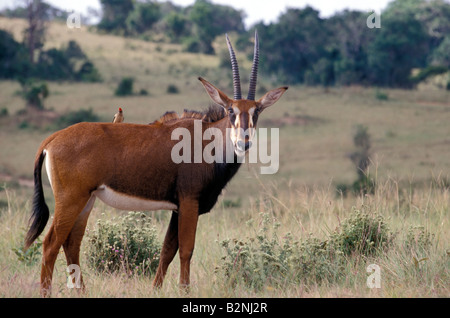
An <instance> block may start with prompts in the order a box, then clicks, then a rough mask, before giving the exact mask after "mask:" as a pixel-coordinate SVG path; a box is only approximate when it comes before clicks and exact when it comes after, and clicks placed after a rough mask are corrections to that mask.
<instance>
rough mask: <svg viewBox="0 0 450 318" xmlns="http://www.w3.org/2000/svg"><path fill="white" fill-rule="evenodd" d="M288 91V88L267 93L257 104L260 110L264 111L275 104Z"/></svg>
mask: <svg viewBox="0 0 450 318" xmlns="http://www.w3.org/2000/svg"><path fill="white" fill-rule="evenodd" d="M287 89H288V87H287V86H285V87H280V88H276V89H273V90H271V91H269V92H267V93H266V94H265V95H264V96H263V97H261V98H260V99H259V100H258V101H257V102H256V104H257V105H258V108H259V109H260V110H263V109H265V108H267V107H269V106H272V105H273V104H275V103H276V102H277V101H278V100H279V99H280V97H281V96H282V95H283V94H284V92H285V91H286V90H287Z"/></svg>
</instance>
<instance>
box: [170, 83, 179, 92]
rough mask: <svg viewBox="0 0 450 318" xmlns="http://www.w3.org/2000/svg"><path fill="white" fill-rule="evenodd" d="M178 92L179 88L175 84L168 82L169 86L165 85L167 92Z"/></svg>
mask: <svg viewBox="0 0 450 318" xmlns="http://www.w3.org/2000/svg"><path fill="white" fill-rule="evenodd" d="M179 92H180V90H179V89H178V87H177V86H176V85H175V84H169V86H167V94H178V93H179Z"/></svg>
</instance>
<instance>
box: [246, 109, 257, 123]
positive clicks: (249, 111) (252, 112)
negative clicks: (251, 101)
mask: <svg viewBox="0 0 450 318" xmlns="http://www.w3.org/2000/svg"><path fill="white" fill-rule="evenodd" d="M255 109H256V107H252V108H250V109H249V110H248V115H249V117H250V124H249V127H253V114H254V113H255Z"/></svg>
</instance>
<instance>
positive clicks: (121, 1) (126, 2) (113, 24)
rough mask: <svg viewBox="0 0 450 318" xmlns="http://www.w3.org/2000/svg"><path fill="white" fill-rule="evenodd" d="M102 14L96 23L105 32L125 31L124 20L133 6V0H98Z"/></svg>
mask: <svg viewBox="0 0 450 318" xmlns="http://www.w3.org/2000/svg"><path fill="white" fill-rule="evenodd" d="M100 4H101V6H102V12H103V16H102V19H101V21H100V23H99V24H98V26H97V27H98V28H99V29H100V30H103V31H106V32H119V33H125V32H126V24H125V22H126V20H127V18H128V15H129V13H130V12H131V11H132V10H133V8H134V3H133V0H100Z"/></svg>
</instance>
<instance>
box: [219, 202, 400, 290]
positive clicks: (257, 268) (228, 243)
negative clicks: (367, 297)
mask: <svg viewBox="0 0 450 318" xmlns="http://www.w3.org/2000/svg"><path fill="white" fill-rule="evenodd" d="M260 216H261V218H262V220H261V221H260V222H258V223H259V224H261V225H262V226H261V228H260V229H259V230H257V232H256V236H254V237H249V238H247V240H237V239H226V240H223V241H221V242H220V244H221V246H222V248H223V249H224V251H225V255H224V256H223V257H222V263H221V265H220V266H218V267H217V268H216V271H217V272H219V273H222V274H223V275H224V276H225V280H227V281H228V283H229V284H230V285H231V286H232V287H235V286H236V285H237V284H239V283H242V284H244V285H246V286H247V287H251V288H254V289H256V290H261V288H263V287H264V286H278V287H282V286H283V285H286V284H305V285H308V284H310V283H313V284H316V283H319V284H320V283H322V282H328V283H337V282H339V281H340V280H343V279H345V278H346V276H347V274H348V271H346V270H345V267H346V266H348V264H349V259H348V258H352V257H360V256H369V255H375V254H377V253H378V252H380V251H382V250H385V249H386V248H387V247H389V246H390V244H391V243H392V241H393V237H394V236H393V234H392V233H391V232H390V231H389V229H388V227H387V224H386V223H385V222H384V219H383V218H382V217H381V216H378V215H376V216H373V215H370V214H368V213H365V212H362V211H359V210H353V211H352V213H351V214H350V216H349V218H348V219H346V220H344V221H343V222H342V224H341V226H340V227H339V228H337V229H336V230H335V231H334V232H333V233H332V234H331V235H330V236H329V238H328V239H327V240H320V239H318V238H314V237H312V236H309V237H308V238H307V239H305V240H303V241H300V240H294V238H293V237H292V235H291V234H290V233H287V234H286V235H284V236H283V237H282V239H281V240H280V237H279V236H278V234H277V229H278V227H279V225H280V224H279V223H277V222H276V221H275V220H274V219H272V220H271V218H270V217H269V214H268V213H261V214H260ZM247 224H248V225H252V224H253V221H250V222H247Z"/></svg>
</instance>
